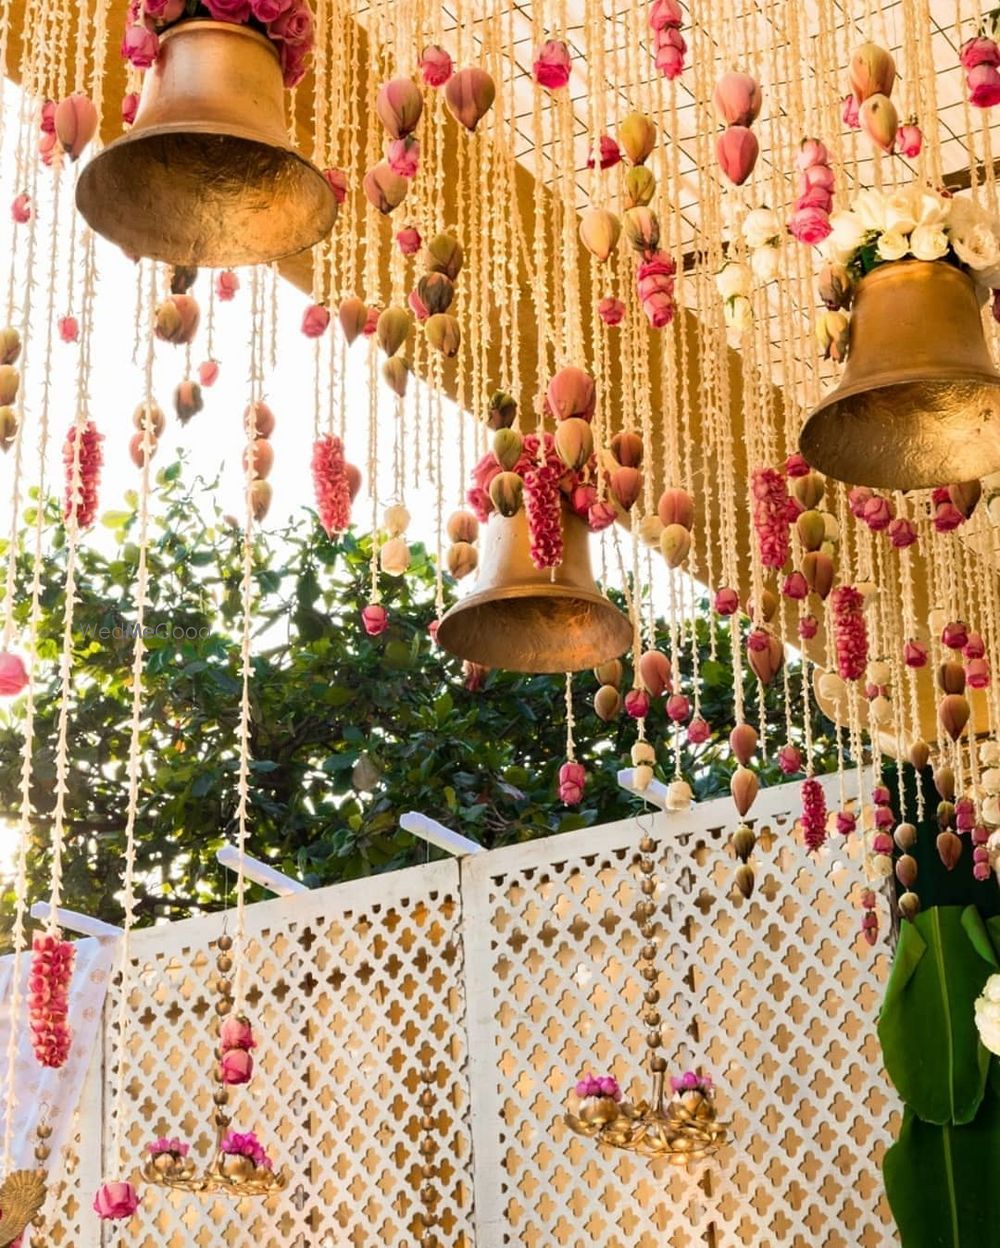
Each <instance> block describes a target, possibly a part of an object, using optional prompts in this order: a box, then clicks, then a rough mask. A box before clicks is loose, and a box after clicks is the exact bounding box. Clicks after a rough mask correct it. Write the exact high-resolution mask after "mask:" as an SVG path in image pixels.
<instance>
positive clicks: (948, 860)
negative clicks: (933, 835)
mask: <svg viewBox="0 0 1000 1248" xmlns="http://www.w3.org/2000/svg"><path fill="white" fill-rule="evenodd" d="M937 852H938V857H939V858H940V859H941V861H942V863H944V867H945V870H947V871H954V870H955V868H956V867H957V866H958V860H959V859H960V858H961V857H962V841H961V838H960V837H958V836H956V835H955V833H954V832H939V833H938V838H937Z"/></svg>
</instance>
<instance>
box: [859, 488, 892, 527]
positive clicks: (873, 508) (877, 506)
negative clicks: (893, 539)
mask: <svg viewBox="0 0 1000 1248" xmlns="http://www.w3.org/2000/svg"><path fill="white" fill-rule="evenodd" d="M862 519H863V520H864V522H865V524H867V525H868V527H869V528H870V529H871V531H872V532H873V533H881V532H882V530H883V529H887V528H888V527H889V525H890V524H891V523H892V521H893V520H894V519H895V508H894V507H893V505H892V503H891V501H890V500H889V499H888V498H883V497H882V495H881V494H875V495H873V496H872V497H871V498H870V499H869V500H868V502H867V503H865V510H864V515H863V516H862Z"/></svg>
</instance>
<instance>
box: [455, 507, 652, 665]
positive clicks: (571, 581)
mask: <svg viewBox="0 0 1000 1248" xmlns="http://www.w3.org/2000/svg"><path fill="white" fill-rule="evenodd" d="M562 523H563V547H564V549H563V562H562V563H561V564H560V566H559V567H558V568H556V569H554V578H553V572H552V571H551V570H550V569H548V568H536V567H535V565H534V563H533V562H532V560H531V552H530V548H529V537H528V519H527V516H526V515H525V512H524V509H523V508H522V509H521V510H520V511H519V512H518V513H517V514H516V515H515V516H511V517H510V518H505V517H504V516H500V515H493V516H491V517H490V519H489V522H488V523H487V525H486V526H485V529H484V530H483V536H482V538H481V550H480V558H479V569H480V571H479V579H478V580H477V582H476V588H475V590H474V591H473V593H471V594H470V595H469V596H468V597H467V598H463V599H462V601H461V602H459V603H457V604H456V605H455V606H454V607H452V608H451V610H450V611H449V612H448V613H447V615H445V616H444V618H443V619H442V620H441V626H440V628H439V629H438V634H437V639H438V643H439V644H440V645H441V646H443V647H444V649H445V650H448V651H450V652H451V653H452V654H455V655H457V656H458V657H459V658H462V659H468V660H469V661H471V662H473V663H480V664H482V665H483V666H484V667H490V668H500V669H502V670H504V671H509V672H527V673H542V672H578V671H582V670H583V669H585V668H588V667H597V666H599V665H600V664H601V663H606V662H608V660H610V659H616V658H618V656H619V655H620V654H623V653H624V652H625V651H626V650H627V649H628V647H629V645H630V644H631V641H632V626H631V624H630V623H629V621H628V618H627V617H626V616H625V615H623V614H622V612H621V611H619V610H618V608H617V607H616V606H615V605H614V604H613V603H611V602H609V601H608V599H607V598H605V597H604V595H603V594H602V593H601V592H600V590H599V589H598V588H597V584H596V582H595V581H594V576H593V573H592V571H591V567H590V541H589V536H590V535H589V530H588V529H587V526H586V524H585V523H584V522H583V521H582V520H581V519H580V518H579V516H575V515H573V514H572V513H571V512H568V511H566V510H565V509H564V510H563V517H562Z"/></svg>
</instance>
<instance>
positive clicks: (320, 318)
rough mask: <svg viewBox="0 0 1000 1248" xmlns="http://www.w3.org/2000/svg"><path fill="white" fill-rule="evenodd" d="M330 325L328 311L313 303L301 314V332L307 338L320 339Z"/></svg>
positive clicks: (319, 304)
mask: <svg viewBox="0 0 1000 1248" xmlns="http://www.w3.org/2000/svg"><path fill="white" fill-rule="evenodd" d="M329 324H330V311H329V309H328V308H324V307H323V305H322V304H321V303H314V304H312V305H311V306H310V307H308V308H306V310H305V312H304V313H303V314H302V332H303V333H304V334H305V336H306V337H307V338H322V337H323V335H324V334H325V333H326V331H327V328H328V326H329Z"/></svg>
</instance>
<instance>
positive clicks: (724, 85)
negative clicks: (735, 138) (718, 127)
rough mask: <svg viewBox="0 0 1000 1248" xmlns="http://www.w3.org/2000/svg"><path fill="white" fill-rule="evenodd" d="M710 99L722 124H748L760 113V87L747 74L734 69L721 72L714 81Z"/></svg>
mask: <svg viewBox="0 0 1000 1248" xmlns="http://www.w3.org/2000/svg"><path fill="white" fill-rule="evenodd" d="M712 99H713V100H714V102H715V111H716V113H717V115H718V118H719V120H720V121H721V122H722V124H723V125H724V126H750V125H752V124H753V123H754V122H755V121H756V120H757V116H758V114H759V113H760V106H761V92H760V87H759V86H758V84H757V81H756V80H755V79H754V78H751V77H750V75H749V74H738V73H736V72H735V71H730V72H729V73H726V74H723V75H722V77H721V78H720V79H719V81H718V82H717V83H716V86H715V93H714V95H713V96H712Z"/></svg>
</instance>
